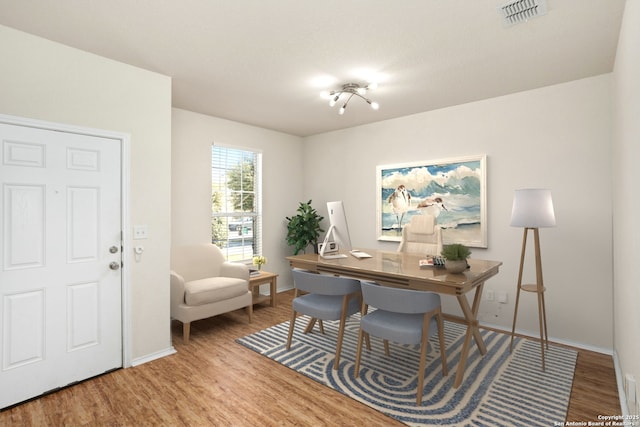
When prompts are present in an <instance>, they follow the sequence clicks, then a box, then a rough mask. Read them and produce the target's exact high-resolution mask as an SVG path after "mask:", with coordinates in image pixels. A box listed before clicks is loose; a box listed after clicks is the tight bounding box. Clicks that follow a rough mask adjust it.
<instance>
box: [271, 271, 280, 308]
mask: <svg viewBox="0 0 640 427" xmlns="http://www.w3.org/2000/svg"><path fill="white" fill-rule="evenodd" d="M276 289H278V277H277V276H276V277H274V278H272V279H271V286H270V288H269V292H270V293H271V307H275V306H276V305H278V303H277V302H276V296H277V295H278V294H277V291H276Z"/></svg>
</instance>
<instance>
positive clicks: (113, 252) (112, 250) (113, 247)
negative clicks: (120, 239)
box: [109, 246, 118, 254]
mask: <svg viewBox="0 0 640 427" xmlns="http://www.w3.org/2000/svg"><path fill="white" fill-rule="evenodd" d="M109 252H111V253H112V254H115V253H118V247H117V246H111V247H110V248H109Z"/></svg>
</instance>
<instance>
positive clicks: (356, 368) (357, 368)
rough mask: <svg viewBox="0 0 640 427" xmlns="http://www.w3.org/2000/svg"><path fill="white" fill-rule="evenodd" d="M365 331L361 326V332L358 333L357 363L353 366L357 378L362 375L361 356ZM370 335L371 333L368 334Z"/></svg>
mask: <svg viewBox="0 0 640 427" xmlns="http://www.w3.org/2000/svg"><path fill="white" fill-rule="evenodd" d="M364 335H365V332H364V331H363V330H362V327H360V332H359V333H358V350H357V351H356V364H355V366H354V367H353V371H354V375H355V377H356V378H358V377H359V376H360V357H362V342H363V341H364ZM366 335H367V337H369V334H366Z"/></svg>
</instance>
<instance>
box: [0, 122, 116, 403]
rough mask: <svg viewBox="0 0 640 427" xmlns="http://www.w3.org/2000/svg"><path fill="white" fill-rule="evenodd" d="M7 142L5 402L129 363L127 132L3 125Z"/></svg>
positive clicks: (1, 289)
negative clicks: (124, 220) (124, 205)
mask: <svg viewBox="0 0 640 427" xmlns="http://www.w3.org/2000/svg"><path fill="white" fill-rule="evenodd" d="M0 142H1V143H2V163H1V166H2V168H1V169H0V185H1V186H2V187H1V191H2V193H3V194H2V199H1V200H2V209H0V213H1V215H2V218H0V221H1V222H2V226H1V227H2V228H1V229H0V233H1V236H0V237H1V241H2V245H1V246H0V250H1V251H2V255H1V256H0V260H1V261H2V265H1V266H0V311H1V312H0V322H1V325H0V333H1V334H2V336H1V337H0V344H1V345H2V351H1V352H0V357H1V358H2V363H0V369H1V370H0V408H2V407H6V406H9V405H12V404H15V403H18V402H20V401H23V400H26V399H29V398H32V397H35V396H38V395H40V394H42V393H44V392H47V391H50V390H52V389H55V388H59V387H63V386H66V385H68V384H70V383H73V382H76V381H79V380H82V379H85V378H89V377H92V376H94V375H98V374H100V373H103V372H105V371H108V370H111V369H114V368H117V367H120V366H122V318H121V309H122V297H121V295H122V278H121V270H120V269H115V270H114V269H111V268H109V264H110V263H115V266H119V265H120V263H121V262H122V260H121V251H120V248H121V246H122V242H121V228H122V227H121V223H120V222H121V194H120V189H121V183H120V176H121V173H120V167H121V159H120V156H121V146H120V141H119V140H114V139H109V138H101V137H96V136H88V135H80V134H74V133H66V132H58V131H50V130H44V129H37V128H31V127H25V126H15V125H7V124H0ZM114 246H115V247H116V248H117V249H118V250H117V251H116V252H115V253H111V252H110V251H109V248H110V247H114Z"/></svg>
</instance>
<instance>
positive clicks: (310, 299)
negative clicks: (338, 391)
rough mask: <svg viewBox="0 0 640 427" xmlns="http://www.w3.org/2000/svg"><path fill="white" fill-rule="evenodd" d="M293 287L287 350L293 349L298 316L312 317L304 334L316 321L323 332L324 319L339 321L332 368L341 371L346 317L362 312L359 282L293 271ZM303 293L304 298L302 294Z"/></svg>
mask: <svg viewBox="0 0 640 427" xmlns="http://www.w3.org/2000/svg"><path fill="white" fill-rule="evenodd" d="M292 274H293V284H294V286H295V294H294V299H293V302H292V304H291V305H292V308H293V310H292V314H291V322H289V336H288V337H287V350H289V349H290V348H291V339H292V337H293V330H294V327H295V322H296V317H297V314H298V313H300V314H306V315H307V316H309V317H310V318H311V321H310V322H309V324H308V325H307V328H306V330H305V331H304V332H305V333H308V332H310V331H311V330H312V329H313V326H314V324H315V323H316V320H319V321H320V330H321V332H322V333H324V329H323V327H322V321H323V320H339V321H340V326H339V330H338V337H337V342H336V355H335V359H334V362H333V369H338V365H339V364H340V352H341V350H342V337H343V336H344V328H345V323H346V319H347V317H349V316H351V315H352V314H354V313H356V312H358V311H359V310H360V309H361V306H362V305H361V302H362V293H361V291H360V281H359V280H355V279H349V278H346V277H336V276H328V275H324V274H315V273H309V272H306V271H301V270H293V271H292ZM301 292H304V293H305V294H304V295H301Z"/></svg>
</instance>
